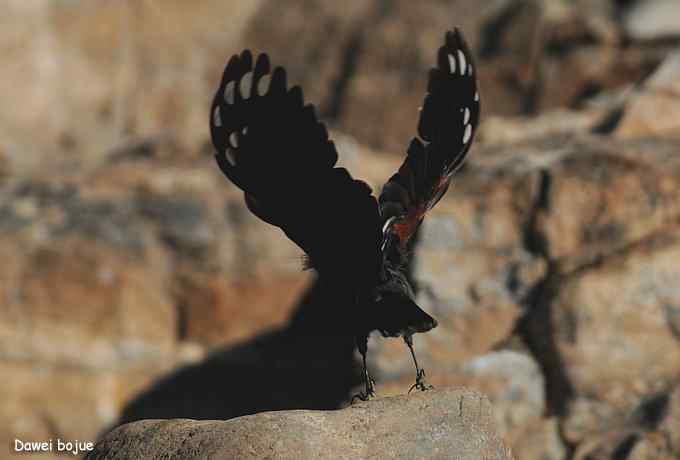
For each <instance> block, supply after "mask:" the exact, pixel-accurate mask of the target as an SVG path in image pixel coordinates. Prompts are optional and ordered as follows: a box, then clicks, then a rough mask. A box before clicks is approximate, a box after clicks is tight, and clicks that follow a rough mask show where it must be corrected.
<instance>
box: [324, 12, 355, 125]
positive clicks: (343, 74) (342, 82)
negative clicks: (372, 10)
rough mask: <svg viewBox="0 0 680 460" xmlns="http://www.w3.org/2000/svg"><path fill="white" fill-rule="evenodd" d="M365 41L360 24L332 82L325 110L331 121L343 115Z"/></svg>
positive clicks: (348, 42) (345, 50) (346, 46)
mask: <svg viewBox="0 0 680 460" xmlns="http://www.w3.org/2000/svg"><path fill="white" fill-rule="evenodd" d="M363 42H364V31H363V26H362V25H359V26H358V27H357V28H356V30H355V31H354V33H352V34H351V35H350V37H349V39H348V40H347V44H346V45H345V49H344V51H343V53H342V59H341V60H340V63H339V68H340V72H339V74H338V77H337V78H336V79H335V81H334V82H333V83H332V90H331V95H330V97H329V101H328V105H327V107H326V108H325V110H323V114H324V118H327V119H328V120H330V121H337V120H339V119H340V117H341V116H342V111H343V108H344V106H345V102H346V100H347V90H348V88H349V85H350V82H351V80H352V78H353V77H354V75H355V74H356V68H357V65H358V63H359V56H360V55H361V50H362V48H363Z"/></svg>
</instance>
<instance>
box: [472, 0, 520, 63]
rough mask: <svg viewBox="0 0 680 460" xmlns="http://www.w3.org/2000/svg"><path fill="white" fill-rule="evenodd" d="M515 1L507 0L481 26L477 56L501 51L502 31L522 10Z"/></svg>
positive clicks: (496, 53) (488, 56)
mask: <svg viewBox="0 0 680 460" xmlns="http://www.w3.org/2000/svg"><path fill="white" fill-rule="evenodd" d="M517 6H518V5H517V4H516V3H515V2H507V3H506V4H505V5H503V6H502V7H501V9H500V11H498V12H497V13H496V14H493V15H492V17H491V18H490V19H489V20H488V21H487V22H486V24H484V25H483V26H482V27H481V31H480V45H479V58H480V59H487V58H491V57H494V56H496V55H498V54H500V53H501V48H502V46H501V44H502V39H503V35H504V32H505V31H506V29H507V28H508V27H509V26H510V25H512V23H513V21H514V19H515V18H516V17H517V16H519V14H520V13H521V12H522V8H518V7H517Z"/></svg>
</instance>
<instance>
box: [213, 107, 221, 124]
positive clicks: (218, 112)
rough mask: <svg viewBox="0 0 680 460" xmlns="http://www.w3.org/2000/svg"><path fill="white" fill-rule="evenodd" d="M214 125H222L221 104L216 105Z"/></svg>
mask: <svg viewBox="0 0 680 460" xmlns="http://www.w3.org/2000/svg"><path fill="white" fill-rule="evenodd" d="M213 125H215V126H217V127H218V128H219V127H220V126H222V115H220V106H219V105H218V106H217V107H215V111H214V112H213Z"/></svg>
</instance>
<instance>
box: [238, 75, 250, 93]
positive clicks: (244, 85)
mask: <svg viewBox="0 0 680 460" xmlns="http://www.w3.org/2000/svg"><path fill="white" fill-rule="evenodd" d="M252 88H253V72H246V74H245V75H244V76H243V78H241V83H240V84H239V90H240V91H241V96H242V97H243V99H248V98H250V94H251V90H252Z"/></svg>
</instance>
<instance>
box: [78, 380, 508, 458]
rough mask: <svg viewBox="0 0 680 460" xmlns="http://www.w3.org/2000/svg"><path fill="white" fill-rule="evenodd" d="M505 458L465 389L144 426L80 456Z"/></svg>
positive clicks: (483, 406)
mask: <svg viewBox="0 0 680 460" xmlns="http://www.w3.org/2000/svg"><path fill="white" fill-rule="evenodd" d="M263 456H274V457H276V458H281V459H286V458H291V459H292V458H295V459H298V458H338V459H345V458H347V459H349V458H384V457H389V458H404V459H406V458H408V459H411V458H423V459H425V458H457V459H461V460H463V459H480V458H485V459H487V458H488V459H499V460H500V459H511V458H512V454H511V453H510V450H509V449H508V448H507V447H506V446H505V445H504V444H503V441H502V439H501V438H500V436H499V435H498V434H497V433H496V431H495V429H494V427H493V418H492V416H491V405H490V404H489V402H488V400H487V399H486V398H485V397H484V396H482V395H481V394H479V393H475V392H473V391H469V390H440V391H430V392H424V393H418V394H414V395H411V396H401V397H394V398H379V399H376V400H373V401H370V402H366V403H359V404H355V405H353V406H351V407H349V408H347V409H343V410H339V411H330V412H322V411H302V410H298V411H279V412H265V413H260V414H256V415H250V416H245V417H239V418H236V419H232V420H229V421H193V420H167V421H160V420H145V421H140V422H136V423H132V424H128V425H123V426H121V427H119V428H117V429H115V430H114V431H112V432H110V433H108V434H107V435H106V436H105V437H104V438H103V439H101V440H100V441H99V442H98V443H97V445H96V446H95V449H94V451H92V452H90V453H89V454H88V455H87V457H86V458H87V459H90V460H104V459H110V458H117V459H127V458H129V459H132V458H166V459H191V458H242V459H249V458H253V459H254V458H263Z"/></svg>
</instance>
